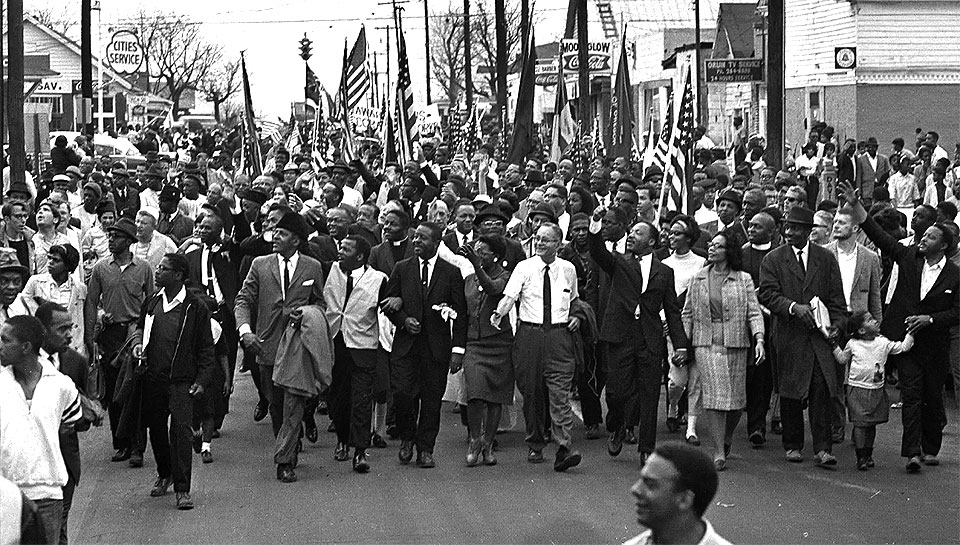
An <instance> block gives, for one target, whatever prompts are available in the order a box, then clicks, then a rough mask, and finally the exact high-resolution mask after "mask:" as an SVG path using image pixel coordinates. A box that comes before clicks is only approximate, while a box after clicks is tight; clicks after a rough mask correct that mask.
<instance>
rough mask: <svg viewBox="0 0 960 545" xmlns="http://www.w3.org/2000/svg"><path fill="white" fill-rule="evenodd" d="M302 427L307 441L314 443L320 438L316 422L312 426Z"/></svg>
mask: <svg viewBox="0 0 960 545" xmlns="http://www.w3.org/2000/svg"><path fill="white" fill-rule="evenodd" d="M304 427H305V428H306V431H305V432H304V435H306V437H307V441H310V442H311V443H316V442H317V440H318V439H320V434H319V432H317V424H316V423H314V424H313V425H312V426H306V425H305V426H304Z"/></svg>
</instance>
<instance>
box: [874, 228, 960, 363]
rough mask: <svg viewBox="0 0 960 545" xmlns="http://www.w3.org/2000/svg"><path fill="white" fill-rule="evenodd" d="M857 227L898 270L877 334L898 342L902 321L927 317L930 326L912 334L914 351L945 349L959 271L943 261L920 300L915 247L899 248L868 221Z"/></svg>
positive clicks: (955, 315) (919, 261)
mask: <svg viewBox="0 0 960 545" xmlns="http://www.w3.org/2000/svg"><path fill="white" fill-rule="evenodd" d="M861 227H863V232H865V233H866V234H867V236H868V237H870V240H871V241H873V243H874V244H875V245H876V246H877V248H879V249H880V251H881V252H883V253H884V255H887V256H889V257H891V258H893V260H894V261H895V262H896V263H897V264H898V265H899V266H900V272H899V278H898V279H897V287H896V290H895V291H894V292H893V298H892V299H891V300H890V304H889V305H887V312H886V314H884V316H883V323H882V324H880V333H882V334H883V335H884V336H885V337H887V338H888V339H890V340H894V341H899V340H902V339H903V336H904V334H905V333H906V324H904V319H906V317H907V316H913V315H917V314H928V315H930V316H931V317H933V325H931V326H928V327H925V328H923V329H920V330H918V331H917V332H916V333H915V335H914V337H915V338H916V347H917V349H922V347H925V346H926V345H929V346H947V337H946V335H947V334H948V333H949V331H948V330H949V329H950V327H951V326H954V325H957V322H958V316H960V314H958V310H957V304H958V303H957V295H958V294H960V269H958V268H957V266H956V265H954V264H953V263H951V262H950V260H949V259H947V261H946V264H944V266H943V270H942V271H940V276H938V277H937V280H936V282H934V284H933V287H932V288H930V291H929V292H928V293H927V296H926V297H924V298H923V299H920V279H921V277H922V273H923V263H924V259H925V258H924V257H923V256H922V255H921V254H919V253H918V252H917V247H916V246H904V245H903V244H900V243H899V242H898V241H897V240H896V239H894V238H893V237H891V236H890V235H888V234H887V233H886V231H884V230H883V229H882V228H881V227H880V226H879V225H877V222H876V221H874V219H873V218H872V217H868V218H867V220H866V221H865V222H863V224H861ZM954 357H956V356H954Z"/></svg>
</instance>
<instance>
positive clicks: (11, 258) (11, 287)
mask: <svg viewBox="0 0 960 545" xmlns="http://www.w3.org/2000/svg"><path fill="white" fill-rule="evenodd" d="M29 277H30V271H29V270H28V269H27V268H26V267H24V266H23V265H21V264H20V261H19V260H18V259H17V253H16V252H15V251H14V250H12V249H10V248H0V324H2V323H3V322H6V321H7V319H9V318H11V317H13V316H25V315H29V314H30V311H29V309H28V308H27V306H26V304H25V303H24V301H23V298H21V297H20V292H22V291H23V287H24V286H25V285H26V283H27V278H29Z"/></svg>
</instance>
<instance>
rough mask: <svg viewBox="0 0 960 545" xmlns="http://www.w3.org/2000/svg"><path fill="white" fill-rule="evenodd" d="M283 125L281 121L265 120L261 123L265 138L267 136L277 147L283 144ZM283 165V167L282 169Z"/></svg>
mask: <svg viewBox="0 0 960 545" xmlns="http://www.w3.org/2000/svg"><path fill="white" fill-rule="evenodd" d="M282 129H283V123H282V122H280V121H271V120H269V119H264V120H262V121H260V131H261V134H262V135H263V136H266V137H267V138H269V139H270V142H271V143H272V144H273V145H274V146H276V145H277V144H279V143H281V142H283V133H282V132H281V130H282ZM282 166H283V165H281V167H282Z"/></svg>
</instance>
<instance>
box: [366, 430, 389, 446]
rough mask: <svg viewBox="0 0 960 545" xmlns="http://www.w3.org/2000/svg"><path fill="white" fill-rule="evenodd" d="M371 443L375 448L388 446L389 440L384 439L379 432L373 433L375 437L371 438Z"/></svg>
mask: <svg viewBox="0 0 960 545" xmlns="http://www.w3.org/2000/svg"><path fill="white" fill-rule="evenodd" d="M370 444H371V445H373V446H374V448H387V442H386V441H384V440H383V437H381V436H380V434H379V433H375V434H373V437H371V438H370Z"/></svg>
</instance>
